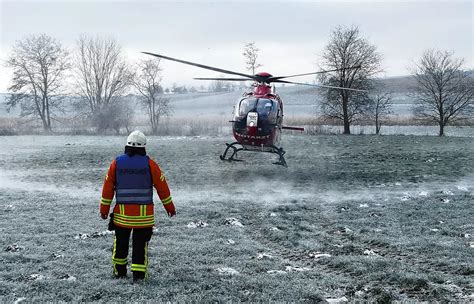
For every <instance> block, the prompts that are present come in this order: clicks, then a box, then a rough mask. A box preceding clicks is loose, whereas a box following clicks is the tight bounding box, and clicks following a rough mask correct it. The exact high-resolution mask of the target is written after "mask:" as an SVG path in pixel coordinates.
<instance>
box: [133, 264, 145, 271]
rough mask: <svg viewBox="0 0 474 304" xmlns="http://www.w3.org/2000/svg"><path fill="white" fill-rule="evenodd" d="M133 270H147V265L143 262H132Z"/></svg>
mask: <svg viewBox="0 0 474 304" xmlns="http://www.w3.org/2000/svg"><path fill="white" fill-rule="evenodd" d="M131 269H132V271H141V272H146V265H143V264H132V267H131Z"/></svg>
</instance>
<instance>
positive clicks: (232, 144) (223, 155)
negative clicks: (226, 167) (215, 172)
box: [219, 142, 244, 162]
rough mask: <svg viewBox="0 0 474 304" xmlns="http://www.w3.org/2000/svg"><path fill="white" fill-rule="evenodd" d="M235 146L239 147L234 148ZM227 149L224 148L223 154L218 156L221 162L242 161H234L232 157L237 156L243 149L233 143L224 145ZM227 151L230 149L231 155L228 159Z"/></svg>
mask: <svg viewBox="0 0 474 304" xmlns="http://www.w3.org/2000/svg"><path fill="white" fill-rule="evenodd" d="M236 145H239V146H240V147H239V148H238V147H236ZM226 146H227V148H225V151H224V154H222V155H221V156H219V157H220V158H221V160H225V161H229V162H231V161H242V160H241V159H236V158H234V156H237V152H239V151H242V150H244V147H242V145H241V144H240V143H238V142H233V143H231V144H228V143H226ZM229 149H232V155H231V156H230V157H227V152H229Z"/></svg>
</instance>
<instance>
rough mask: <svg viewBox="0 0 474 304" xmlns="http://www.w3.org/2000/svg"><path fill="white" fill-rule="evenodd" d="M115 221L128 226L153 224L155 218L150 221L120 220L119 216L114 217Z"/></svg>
mask: <svg viewBox="0 0 474 304" xmlns="http://www.w3.org/2000/svg"><path fill="white" fill-rule="evenodd" d="M114 223H116V224H122V225H127V226H137V227H140V226H148V225H150V226H153V225H154V224H155V220H154V219H153V220H149V221H130V220H120V219H117V218H114Z"/></svg>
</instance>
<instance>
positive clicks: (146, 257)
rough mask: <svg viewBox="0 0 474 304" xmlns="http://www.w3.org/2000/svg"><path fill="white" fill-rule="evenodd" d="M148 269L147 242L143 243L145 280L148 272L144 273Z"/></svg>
mask: <svg viewBox="0 0 474 304" xmlns="http://www.w3.org/2000/svg"><path fill="white" fill-rule="evenodd" d="M147 267H148V242H145V278H148V272H147V271H146V269H147Z"/></svg>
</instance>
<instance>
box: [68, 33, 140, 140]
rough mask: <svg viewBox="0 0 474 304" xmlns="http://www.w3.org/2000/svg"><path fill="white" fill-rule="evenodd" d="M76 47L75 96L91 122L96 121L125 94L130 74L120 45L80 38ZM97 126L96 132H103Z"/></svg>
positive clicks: (102, 40) (112, 42) (100, 39)
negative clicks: (89, 115) (78, 95)
mask: <svg viewBox="0 0 474 304" xmlns="http://www.w3.org/2000/svg"><path fill="white" fill-rule="evenodd" d="M77 48H78V50H77V56H76V64H75V66H76V76H77V82H78V89H79V94H80V95H81V97H82V98H83V100H84V101H85V103H86V104H87V107H88V108H89V111H90V114H91V117H92V118H93V121H95V122H97V120H98V119H100V118H98V117H96V116H97V115H99V113H101V112H107V110H108V108H109V107H111V106H112V105H113V104H114V103H116V102H118V101H119V100H120V99H121V96H123V95H125V93H126V92H127V90H128V88H129V86H130V79H131V73H130V71H129V69H128V67H127V64H126V63H125V61H124V60H123V59H122V57H121V48H120V46H119V45H118V43H117V42H116V41H115V40H114V39H112V38H99V37H96V38H90V37H86V36H81V37H80V38H79V40H78V42H77ZM112 112H115V111H111V113H112ZM101 115H102V114H100V115H99V116H101ZM100 125H101V124H96V126H97V127H98V130H99V131H100V130H103V129H101V127H100Z"/></svg>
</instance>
